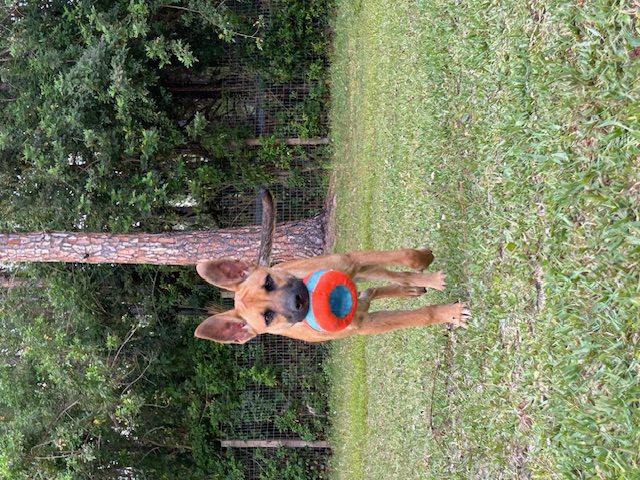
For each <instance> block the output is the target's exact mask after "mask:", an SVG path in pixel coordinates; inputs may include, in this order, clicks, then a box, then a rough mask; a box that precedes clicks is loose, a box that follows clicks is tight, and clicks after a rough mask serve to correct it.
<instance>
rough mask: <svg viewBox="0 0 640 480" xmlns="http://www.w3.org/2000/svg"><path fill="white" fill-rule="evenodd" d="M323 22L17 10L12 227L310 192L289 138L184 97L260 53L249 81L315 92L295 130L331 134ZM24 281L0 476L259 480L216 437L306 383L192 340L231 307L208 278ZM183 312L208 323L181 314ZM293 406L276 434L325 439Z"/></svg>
mask: <svg viewBox="0 0 640 480" xmlns="http://www.w3.org/2000/svg"><path fill="white" fill-rule="evenodd" d="M10 3H11V2H10ZM323 5H324V4H323V3H321V2H312V3H308V4H307V3H306V2H299V3H298V4H297V5H296V2H285V3H283V5H282V6H283V8H282V10H280V9H278V8H274V7H272V8H271V9H270V12H269V13H270V15H273V17H274V22H273V23H271V22H267V19H266V18H265V16H264V15H260V14H258V13H257V12H255V11H252V10H251V9H249V10H248V11H243V10H242V9H243V4H242V2H236V3H234V4H233V5H232V6H228V5H227V4H226V3H225V2H213V3H212V2H209V1H205V0H186V1H177V0H168V1H142V0H118V1H88V0H80V1H74V2H69V1H63V0H53V1H50V0H47V1H26V2H19V5H18V4H16V3H15V2H13V3H11V5H9V4H7V6H6V12H5V13H6V15H4V16H3V19H2V20H0V22H1V24H2V27H3V28H2V29H0V40H1V41H2V44H3V45H5V46H6V47H3V51H2V52H0V229H1V230H3V231H15V230H19V231H24V230H52V229H53V230H87V231H110V232H136V231H144V232H157V231H167V230H172V229H183V228H216V227H217V226H218V225H219V224H220V223H221V220H220V213H219V211H218V210H219V206H218V205H212V203H213V202H214V200H212V199H214V198H215V196H216V194H217V193H218V192H220V191H222V190H224V189H227V188H228V187H230V186H233V187H235V188H237V189H239V190H250V189H252V188H254V187H256V186H261V185H265V184H270V183H273V182H278V183H280V184H283V185H285V186H287V187H289V186H291V187H293V186H297V187H299V186H300V185H302V184H303V183H302V181H301V178H302V173H301V171H291V170H292V169H297V170H301V169H300V168H299V167H297V166H294V160H297V159H300V158H301V156H302V154H303V151H302V149H293V148H288V147H286V146H284V145H282V144H280V143H278V142H277V141H276V139H275V137H273V138H268V139H265V140H264V144H263V146H262V147H259V148H255V147H253V148H249V147H246V146H244V144H243V141H242V140H243V139H244V138H247V137H250V136H251V137H252V136H254V135H255V132H254V131H253V130H252V129H251V128H247V127H243V126H239V127H237V126H226V125H224V126H220V125H219V124H216V123H215V122H213V121H212V116H213V115H214V114H215V112H212V109H211V108H210V107H207V105H206V104H205V103H202V102H199V101H198V100H197V99H195V100H194V99H191V98H188V99H187V100H184V99H182V98H178V97H177V96H176V95H174V93H175V92H173V91H172V85H174V84H175V83H179V82H181V81H183V80H184V79H187V80H191V79H194V78H195V79H198V78H202V77H204V78H207V77H208V76H210V75H212V72H215V71H217V70H218V69H221V68H222V69H223V68H228V67H226V63H225V62H228V56H229V52H230V51H236V53H238V54H240V53H242V54H247V55H254V56H255V59H254V60H253V61H251V59H250V58H248V57H245V58H244V59H243V63H246V65H245V66H244V67H243V68H245V69H246V74H248V75H260V76H261V78H262V79H263V80H264V82H271V83H274V82H278V81H282V80H284V79H292V78H296V79H303V78H307V79H309V80H310V81H311V82H312V84H313V87H312V90H313V92H314V93H313V95H310V96H309V97H310V100H309V101H310V102H312V103H313V102H315V103H313V105H311V103H310V104H309V105H311V106H310V107H308V108H309V112H310V113H309V115H308V116H307V117H305V118H304V120H303V122H302V125H300V126H299V128H298V127H296V131H299V132H300V134H301V135H307V136H311V135H316V134H317V133H318V132H319V131H320V129H321V128H320V125H321V123H322V118H321V117H322V111H321V109H317V108H316V107H317V104H319V102H323V101H324V100H325V99H326V88H325V87H324V78H323V74H324V68H325V62H326V59H325V57H326V53H327V52H326V46H327V40H326V32H325V31H324V28H325V27H326V21H327V19H326V18H325V16H324V15H325V14H326V12H327V8H328V7H326V6H323ZM287 19H292V20H293V21H294V24H295V25H292V26H287ZM291 29H294V30H295V31H294V30H291ZM271 37H273V38H271ZM281 42H286V44H287V46H286V52H284V51H280V50H279V44H280V43H281ZM298 42H299V44H298ZM309 42H311V43H312V44H313V48H312V46H311V43H309ZM267 44H268V45H267ZM296 44H298V46H297V47H296ZM267 47H268V48H267ZM296 49H297V50H296ZM309 51H312V52H313V55H312V56H311V57H307V52H309ZM282 54H283V55H284V56H280V55H282ZM279 56H280V57H279ZM297 108H302V109H304V108H307V107H306V106H302V107H297ZM317 181H318V182H320V180H317ZM20 272H21V274H22V275H25V276H26V277H27V278H32V279H34V280H38V281H42V282H43V286H42V287H38V288H28V287H24V288H23V287H20V288H14V289H11V290H9V291H7V292H3V293H2V295H0V313H1V318H0V330H1V331H2V345H1V349H0V477H2V478H11V479H21V478H24V479H27V478H29V479H30V478H52V479H54V478H59V479H75V478H95V479H100V478H116V477H118V476H119V475H120V476H126V475H127V472H131V474H132V475H134V476H135V477H136V478H139V479H147V478H148V479H172V478H194V479H197V478H231V479H241V478H244V477H245V474H246V472H245V465H244V463H243V462H242V461H241V460H240V459H239V458H236V457H235V456H234V455H233V454H232V453H230V452H225V451H222V450H221V449H220V448H219V446H218V445H219V444H218V442H219V439H220V438H221V437H222V435H223V433H224V432H227V431H230V429H231V428H233V427H237V426H238V425H240V424H241V423H242V422H243V421H245V420H246V418H243V416H246V415H247V410H246V409H245V408H244V407H246V406H247V404H248V403H249V402H250V401H252V400H255V401H258V402H265V403H268V402H267V401H266V400H264V399H260V398H256V399H252V398H251V395H250V394H245V390H247V391H249V390H250V388H249V387H252V386H260V387H261V388H266V389H270V391H274V392H280V390H279V389H282V388H286V387H289V385H291V384H292V375H293V374H292V373H291V372H289V371H287V370H286V369H284V370H283V369H273V368H271V367H269V366H268V365H265V364H264V363H263V364H260V365H258V364H256V365H254V366H251V367H249V368H244V367H243V368H240V367H239V366H238V361H237V358H236V357H234V356H232V353H233V350H232V349H229V348H226V347H222V346H220V345H217V344H214V343H208V342H203V341H196V340H195V339H194V338H193V330H194V328H195V326H196V325H197V323H198V322H199V321H200V320H201V319H202V317H203V316H204V315H205V311H204V309H203V307H205V306H206V305H207V304H210V303H211V302H212V301H214V302H215V300H216V295H217V293H216V291H215V290H213V289H209V288H200V287H198V286H202V282H201V281H200V280H199V279H198V278H197V276H196V275H195V272H193V269H191V268H173V267H150V266H136V267H133V266H108V265H106V266H90V265H64V266H62V265H53V266H52V265H49V266H30V267H28V268H26V269H24V270H20ZM182 308H192V309H196V311H197V309H202V315H199V316H187V315H182V316H180V315H179V312H180V309H182ZM309 368H310V369H312V367H309ZM313 369H317V367H313ZM310 376H311V373H310V374H309V377H310ZM318 382H319V380H318V379H316V384H318ZM283 395H284V394H282V393H281V392H280V393H278V396H277V397H278V400H282V398H283ZM297 402H298V403H295V402H293V403H291V405H290V406H289V408H288V409H285V410H286V411H285V410H283V411H280V409H279V408H277V407H275V406H273V405H270V406H269V408H270V410H268V411H269V412H270V414H271V416H270V417H269V418H266V419H265V421H268V422H271V423H276V422H279V424H280V425H281V428H282V429H283V430H287V431H300V432H301V433H304V435H305V436H306V437H309V438H311V437H314V436H318V435H320V434H321V433H322V431H323V429H324V423H323V422H321V421H320V420H319V419H317V418H315V417H312V418H310V419H309V420H308V421H307V420H300V419H299V418H295V417H296V415H298V416H300V417H302V416H304V415H305V410H308V407H311V408H312V409H315V410H316V411H323V408H324V407H323V404H322V403H321V400H319V399H318V398H317V397H316V396H315V394H314V393H309V394H308V395H305V398H304V399H301V400H297ZM127 469H128V470H127Z"/></svg>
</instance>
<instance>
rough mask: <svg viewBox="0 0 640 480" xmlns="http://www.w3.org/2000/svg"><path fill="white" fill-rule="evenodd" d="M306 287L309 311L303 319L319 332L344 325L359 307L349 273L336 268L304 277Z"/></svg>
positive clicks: (341, 328)
mask: <svg viewBox="0 0 640 480" xmlns="http://www.w3.org/2000/svg"><path fill="white" fill-rule="evenodd" d="M303 281H304V284H305V285H306V286H307V290H309V313H307V317H306V318H305V322H306V323H307V324H308V325H309V326H310V327H311V328H313V329H314V330H317V331H319V332H338V331H340V330H343V329H345V328H347V327H348V326H349V325H350V324H351V322H352V321H353V318H354V316H355V313H356V310H357V308H358V292H357V290H356V286H355V284H354V283H353V280H351V277H349V275H346V274H344V273H342V272H339V271H338V270H320V271H317V272H313V273H311V274H310V275H309V276H307V278H305V279H304V280H303Z"/></svg>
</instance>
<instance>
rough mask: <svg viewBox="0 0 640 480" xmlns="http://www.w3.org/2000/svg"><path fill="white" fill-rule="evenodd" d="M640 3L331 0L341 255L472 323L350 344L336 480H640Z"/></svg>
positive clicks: (340, 350) (338, 395) (335, 417)
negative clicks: (425, 251) (401, 255)
mask: <svg viewBox="0 0 640 480" xmlns="http://www.w3.org/2000/svg"><path fill="white" fill-rule="evenodd" d="M638 8H639V7H638V4H637V2H636V3H633V2H631V1H626V2H625V1H622V2H613V1H602V0H591V1H584V0H574V1H562V2H559V1H544V0H531V1H529V2H522V1H519V0H505V1H501V2H495V1H483V0H480V1H476V2H451V1H443V0H425V1H421V2H409V1H398V2H384V1H381V0H361V1H355V2H353V1H347V0H338V7H337V15H336V21H335V28H336V38H335V54H334V59H333V70H332V95H333V112H332V123H333V133H332V135H333V139H334V143H335V158H336V161H335V170H336V176H337V178H338V185H337V198H338V211H337V234H338V244H337V246H336V250H339V251H345V250H350V249H357V248H376V249H391V248H396V247H401V246H422V245H428V246H431V247H432V248H433V249H434V251H435V253H436V262H435V263H434V265H433V267H432V268H435V269H442V270H445V271H446V272H447V274H448V284H449V288H448V291H446V292H444V293H436V294H432V293H429V294H428V295H427V297H426V298H423V299H419V300H415V301H411V302H402V304H403V305H404V306H407V307H409V308H413V307H415V306H418V305H422V304H426V303H440V302H448V301H452V300H457V299H464V300H467V301H469V302H470V304H471V306H472V308H473V311H474V320H473V322H472V324H471V327H470V328H469V330H466V331H460V330H452V329H449V328H445V327H441V328H440V327H434V328H429V329H419V330H409V331H400V332H395V333H392V334H387V335H383V336H378V337H370V338H354V339H349V340H346V341H343V342H338V343H336V344H335V346H334V348H333V361H332V364H331V365H330V375H331V377H332V379H333V384H334V386H333V392H332V402H331V412H332V422H333V444H334V447H335V448H334V452H335V453H334V458H333V465H334V467H333V476H334V478H336V479H342V478H344V479H349V480H351V479H367V480H370V479H390V478H398V479H400V478H401V479H414V478H448V479H455V478H460V479H475V478H478V479H480V478H482V479H484V478H490V479H501V478H505V479H506V478H508V479H512V478H544V479H553V478H572V479H574V478H576V479H591V478H601V479H614V478H615V479H627V478H629V479H631V478H640V453H639V452H640V386H639V379H638V376H639V373H640V345H639V343H640V315H639V313H640V312H639V310H640V279H639V278H640V277H639V273H638V272H639V271H640V264H639V261H640V147H639V144H640V103H639V100H640V81H638V79H639V78H640V58H639V57H640V48H638V47H639V46H640V40H639V38H640V34H639V33H640V32H639V30H638V25H637V23H636V22H637V20H638V17H639V16H640V14H639V13H638ZM400 304H401V303H399V302H391V301H389V302H386V303H383V304H381V308H387V307H390V308H397V307H398V306H399V305H400Z"/></svg>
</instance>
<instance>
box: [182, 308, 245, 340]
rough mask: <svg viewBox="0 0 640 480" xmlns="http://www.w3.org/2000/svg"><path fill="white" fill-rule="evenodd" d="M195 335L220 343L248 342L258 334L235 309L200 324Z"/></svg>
mask: <svg viewBox="0 0 640 480" xmlns="http://www.w3.org/2000/svg"><path fill="white" fill-rule="evenodd" d="M194 335H195V336H196V337H198V338H203V339H205V340H213V341H215V342H220V343H246V342H248V341H249V340H251V339H252V338H253V337H255V336H256V335H257V334H256V332H255V331H254V330H253V328H251V326H250V325H249V324H247V322H245V321H244V320H243V319H242V318H240V317H238V315H237V314H236V312H235V310H229V311H228V312H224V313H219V314H217V315H213V316H211V317H209V318H207V319H206V320H205V321H204V322H202V323H201V324H200V325H198V328H196V331H195V333H194Z"/></svg>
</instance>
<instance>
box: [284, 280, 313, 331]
mask: <svg viewBox="0 0 640 480" xmlns="http://www.w3.org/2000/svg"><path fill="white" fill-rule="evenodd" d="M288 299H289V300H288V302H287V303H288V305H287V307H288V308H287V309H288V310H289V318H290V321H291V322H293V323H295V322H299V321H301V320H302V319H304V317H306V316H307V312H308V311H309V291H308V290H307V287H306V286H305V284H304V283H302V282H301V281H300V280H297V279H296V280H295V281H294V282H292V283H291V285H290V292H289V296H288Z"/></svg>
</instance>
